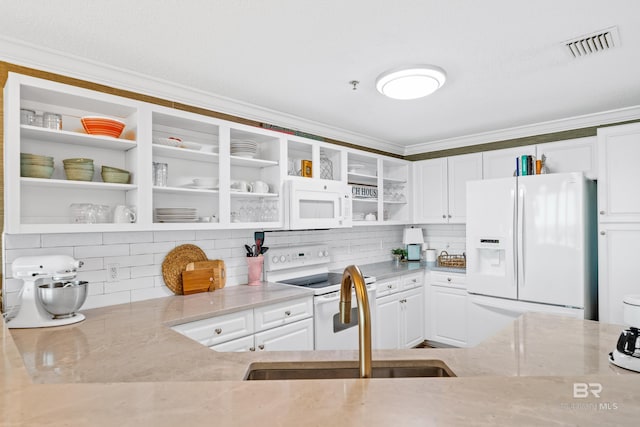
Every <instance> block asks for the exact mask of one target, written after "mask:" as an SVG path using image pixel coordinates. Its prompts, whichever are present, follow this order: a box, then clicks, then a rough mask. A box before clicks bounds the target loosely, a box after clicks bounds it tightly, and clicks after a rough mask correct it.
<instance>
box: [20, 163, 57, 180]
mask: <svg viewBox="0 0 640 427" xmlns="http://www.w3.org/2000/svg"><path fill="white" fill-rule="evenodd" d="M51 175H53V166H42V165H24V164H22V165H20V176H23V177H26V178H46V179H49V178H51Z"/></svg>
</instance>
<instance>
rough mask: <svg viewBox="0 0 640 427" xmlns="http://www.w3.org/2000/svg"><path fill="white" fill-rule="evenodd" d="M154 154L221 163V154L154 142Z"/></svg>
mask: <svg viewBox="0 0 640 427" xmlns="http://www.w3.org/2000/svg"><path fill="white" fill-rule="evenodd" d="M152 146H153V154H154V155H157V156H164V157H171V158H173V159H182V160H195V161H198V162H208V163H219V162H220V155H219V154H218V153H210V152H207V151H196V150H189V149H188V148H178V147H169V146H166V145H159V144H153V145H152Z"/></svg>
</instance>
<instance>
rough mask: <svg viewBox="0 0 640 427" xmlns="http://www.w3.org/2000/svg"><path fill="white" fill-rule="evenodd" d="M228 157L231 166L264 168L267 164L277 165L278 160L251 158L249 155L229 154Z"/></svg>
mask: <svg viewBox="0 0 640 427" xmlns="http://www.w3.org/2000/svg"><path fill="white" fill-rule="evenodd" d="M229 158H230V159H231V166H243V167H251V168H264V167H267V166H277V165H278V162H277V161H275V160H262V159H252V158H249V157H238V156H229Z"/></svg>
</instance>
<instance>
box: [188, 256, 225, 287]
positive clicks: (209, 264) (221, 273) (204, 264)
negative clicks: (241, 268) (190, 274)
mask: <svg viewBox="0 0 640 427" xmlns="http://www.w3.org/2000/svg"><path fill="white" fill-rule="evenodd" d="M202 269H213V282H211V286H210V287H209V291H210V292H212V291H214V290H216V289H222V288H224V285H225V284H226V282H227V270H226V268H225V266H224V261H222V260H221V259H210V260H207V261H195V262H190V263H189V264H187V266H186V270H187V271H195V270H202Z"/></svg>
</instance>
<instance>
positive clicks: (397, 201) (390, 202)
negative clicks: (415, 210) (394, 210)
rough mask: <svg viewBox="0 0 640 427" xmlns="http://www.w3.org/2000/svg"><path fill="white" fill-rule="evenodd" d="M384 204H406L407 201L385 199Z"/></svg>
mask: <svg viewBox="0 0 640 427" xmlns="http://www.w3.org/2000/svg"><path fill="white" fill-rule="evenodd" d="M384 204H385V205H406V204H407V202H406V201H400V200H384Z"/></svg>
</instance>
